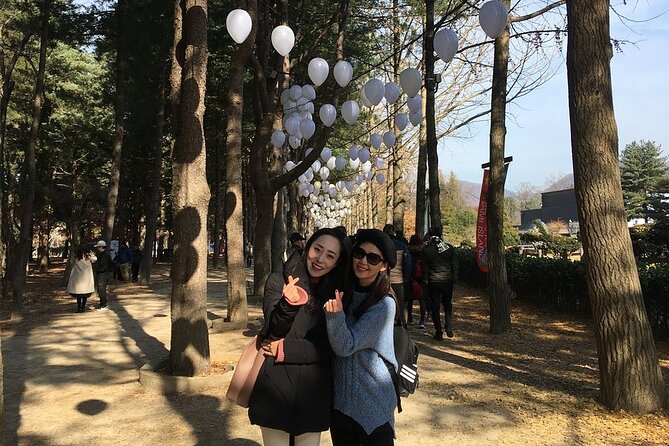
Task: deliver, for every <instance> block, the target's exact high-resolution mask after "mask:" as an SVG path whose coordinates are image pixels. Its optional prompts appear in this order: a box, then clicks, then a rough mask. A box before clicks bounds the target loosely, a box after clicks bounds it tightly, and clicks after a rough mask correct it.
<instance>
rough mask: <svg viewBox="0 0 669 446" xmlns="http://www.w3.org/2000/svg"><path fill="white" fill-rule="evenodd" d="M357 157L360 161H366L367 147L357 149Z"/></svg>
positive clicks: (367, 158)
mask: <svg viewBox="0 0 669 446" xmlns="http://www.w3.org/2000/svg"><path fill="white" fill-rule="evenodd" d="M358 159H359V160H360V162H362V163H366V162H367V161H368V160H369V149H367V148H365V147H363V148H361V149H360V150H358Z"/></svg>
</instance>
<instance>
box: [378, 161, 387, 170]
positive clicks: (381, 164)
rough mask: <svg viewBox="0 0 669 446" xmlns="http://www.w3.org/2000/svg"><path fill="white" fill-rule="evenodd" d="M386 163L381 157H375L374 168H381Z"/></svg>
mask: <svg viewBox="0 0 669 446" xmlns="http://www.w3.org/2000/svg"><path fill="white" fill-rule="evenodd" d="M385 165H386V162H385V160H384V159H383V158H377V159H376V168H377V169H383V166H385Z"/></svg>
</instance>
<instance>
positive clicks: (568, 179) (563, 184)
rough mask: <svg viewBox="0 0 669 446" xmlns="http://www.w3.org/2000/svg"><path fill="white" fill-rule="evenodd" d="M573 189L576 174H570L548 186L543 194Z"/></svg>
mask: <svg viewBox="0 0 669 446" xmlns="http://www.w3.org/2000/svg"><path fill="white" fill-rule="evenodd" d="M573 188H574V174H573V173H570V174H567V175H565V176H563V177H562V178H560V179H559V180H557V181H556V182H555V183H553V184H551V185H550V186H548V187H547V188H546V190H544V191H543V192H554V191H556V190H565V189H573Z"/></svg>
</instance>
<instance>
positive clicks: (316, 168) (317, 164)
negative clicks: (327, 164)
mask: <svg viewBox="0 0 669 446" xmlns="http://www.w3.org/2000/svg"><path fill="white" fill-rule="evenodd" d="M311 169H312V170H313V171H314V172H318V171H319V170H321V162H320V161H318V160H316V161H314V163H313V164H312V165H311Z"/></svg>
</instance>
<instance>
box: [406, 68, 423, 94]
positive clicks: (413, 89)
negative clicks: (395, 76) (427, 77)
mask: <svg viewBox="0 0 669 446" xmlns="http://www.w3.org/2000/svg"><path fill="white" fill-rule="evenodd" d="M400 85H401V86H402V90H404V92H405V93H406V94H407V96H408V97H410V98H412V97H414V96H416V95H417V94H418V92H419V91H420V87H421V86H422V85H423V77H422V75H421V74H420V71H418V70H417V69H415V68H405V69H404V70H403V71H402V72H401V73H400Z"/></svg>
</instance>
